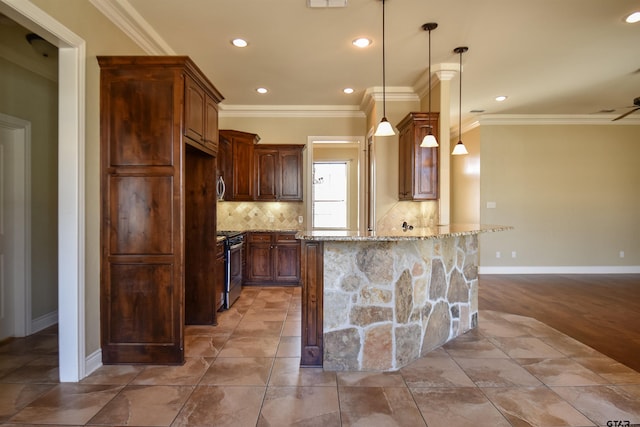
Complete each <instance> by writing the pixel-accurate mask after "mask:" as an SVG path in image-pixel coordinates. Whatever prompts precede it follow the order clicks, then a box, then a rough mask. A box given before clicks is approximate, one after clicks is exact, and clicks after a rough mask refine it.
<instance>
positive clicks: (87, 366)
mask: <svg viewBox="0 0 640 427" xmlns="http://www.w3.org/2000/svg"><path fill="white" fill-rule="evenodd" d="M101 366H102V349H98V350H96V351H94V352H93V353H91V354H90V355H89V356H87V358H86V359H85V360H84V374H85V377H86V376H89V375H91V373H93V372H94V371H95V370H96V369H98V368H99V367H101Z"/></svg>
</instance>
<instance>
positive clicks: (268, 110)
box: [218, 103, 366, 118]
mask: <svg viewBox="0 0 640 427" xmlns="http://www.w3.org/2000/svg"><path fill="white" fill-rule="evenodd" d="M219 108H220V110H219V112H218V115H219V116H220V117H293V118H296V117H298V118H303V117H307V118H308V117H315V118H337V117H342V118H365V117H366V116H365V113H364V112H363V111H361V110H360V107H359V106H357V105H226V104H224V103H223V104H220V105H219Z"/></svg>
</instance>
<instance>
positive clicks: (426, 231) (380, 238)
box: [296, 224, 513, 242]
mask: <svg viewBox="0 0 640 427" xmlns="http://www.w3.org/2000/svg"><path fill="white" fill-rule="evenodd" d="M512 229H513V227H511V226H506V225H485V224H449V225H438V226H435V227H424V228H422V227H420V228H414V229H413V230H407V231H402V229H399V230H378V231H369V232H365V233H361V232H359V231H354V230H313V231H311V230H307V231H299V232H298V233H297V234H296V239H299V240H315V241H342V242H358V241H363V242H376V241H377V242H384V241H403V240H428V239H442V238H445V237H455V236H470V235H473V234H479V233H492V232H497V231H506V230H512Z"/></svg>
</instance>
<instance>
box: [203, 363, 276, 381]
mask: <svg viewBox="0 0 640 427" xmlns="http://www.w3.org/2000/svg"><path fill="white" fill-rule="evenodd" d="M272 365H273V358H271V357H230V358H224V357H220V358H217V359H216V360H214V361H213V363H212V364H211V366H210V367H209V370H207V372H206V373H205V374H204V376H203V377H202V380H201V381H200V384H203V385H243V386H247V385H250V386H266V385H267V382H268V381H269V374H270V373H271V367H272Z"/></svg>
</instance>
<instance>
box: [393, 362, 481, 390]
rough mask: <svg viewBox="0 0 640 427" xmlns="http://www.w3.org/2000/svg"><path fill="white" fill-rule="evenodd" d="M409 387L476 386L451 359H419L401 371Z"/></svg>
mask: <svg viewBox="0 0 640 427" xmlns="http://www.w3.org/2000/svg"><path fill="white" fill-rule="evenodd" d="M400 374H401V375H402V377H403V378H404V380H405V383H406V384H407V385H408V386H409V387H412V388H414V387H475V384H474V383H473V381H471V379H470V378H469V377H468V376H467V375H466V374H465V373H464V371H463V370H462V369H461V368H460V367H459V366H458V364H457V363H455V362H454V361H453V359H451V358H444V357H433V358H426V359H418V360H416V361H415V362H413V363H411V364H409V365H407V366H405V367H404V368H402V369H400Z"/></svg>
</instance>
